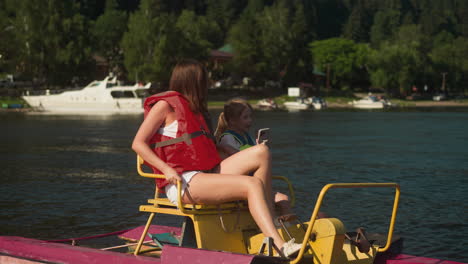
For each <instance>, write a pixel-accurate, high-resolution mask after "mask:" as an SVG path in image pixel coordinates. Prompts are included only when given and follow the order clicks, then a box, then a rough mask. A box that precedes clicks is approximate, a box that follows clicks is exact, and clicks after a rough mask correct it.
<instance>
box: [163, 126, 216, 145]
mask: <svg viewBox="0 0 468 264" xmlns="http://www.w3.org/2000/svg"><path fill="white" fill-rule="evenodd" d="M201 135H205V136H207V137H208V138H211V139H213V138H214V136H213V135H211V134H210V133H207V132H206V131H204V130H199V131H195V132H192V133H190V134H189V133H185V134H183V135H182V136H180V137H176V138H172V139H168V140H164V141H161V142H157V143H155V144H154V148H161V147H165V146H169V145H174V144H177V143H180V142H185V143H186V144H187V145H191V144H192V138H196V137H199V136H201Z"/></svg>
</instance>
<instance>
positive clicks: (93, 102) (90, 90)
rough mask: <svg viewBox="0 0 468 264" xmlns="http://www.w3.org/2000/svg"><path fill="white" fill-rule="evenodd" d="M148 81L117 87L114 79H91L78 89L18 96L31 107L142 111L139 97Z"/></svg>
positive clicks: (76, 111) (60, 110)
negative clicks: (91, 80) (144, 83)
mask: <svg viewBox="0 0 468 264" xmlns="http://www.w3.org/2000/svg"><path fill="white" fill-rule="evenodd" d="M150 86H151V83H148V84H146V85H144V86H143V85H141V84H135V85H133V86H121V85H118V83H117V78H116V77H114V78H111V77H106V78H105V79H104V80H102V81H93V82H91V83H90V84H88V85H87V86H86V87H84V88H81V89H79V90H65V91H59V92H52V91H49V90H46V91H45V94H43V95H30V94H29V92H26V95H24V96H22V98H23V99H24V100H25V101H26V102H27V103H28V104H29V105H30V106H31V107H32V108H33V109H35V110H38V111H44V112H52V113H65V114H80V113H81V114H114V113H119V114H137V113H142V112H143V99H144V98H145V97H147V96H148V89H149V88H150Z"/></svg>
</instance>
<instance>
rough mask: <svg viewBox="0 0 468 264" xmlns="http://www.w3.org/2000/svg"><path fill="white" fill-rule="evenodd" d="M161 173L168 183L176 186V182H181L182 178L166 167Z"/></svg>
mask: <svg viewBox="0 0 468 264" xmlns="http://www.w3.org/2000/svg"><path fill="white" fill-rule="evenodd" d="M161 172H162V173H163V174H164V176H166V180H167V181H168V182H169V183H172V184H176V183H177V181H182V177H180V176H179V174H177V172H176V171H175V170H174V169H173V168H171V167H168V168H167V169H165V170H164V171H161Z"/></svg>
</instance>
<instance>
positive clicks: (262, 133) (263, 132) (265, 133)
mask: <svg viewBox="0 0 468 264" xmlns="http://www.w3.org/2000/svg"><path fill="white" fill-rule="evenodd" d="M269 131H270V129H269V128H262V129H259V130H258V133H257V142H258V144H261V143H263V142H267V141H268V139H269Z"/></svg>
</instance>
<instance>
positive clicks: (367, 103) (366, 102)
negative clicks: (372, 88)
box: [352, 95, 391, 109]
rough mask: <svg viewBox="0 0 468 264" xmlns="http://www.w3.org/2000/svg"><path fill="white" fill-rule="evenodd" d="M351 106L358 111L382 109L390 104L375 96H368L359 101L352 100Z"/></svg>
mask: <svg viewBox="0 0 468 264" xmlns="http://www.w3.org/2000/svg"><path fill="white" fill-rule="evenodd" d="M352 105H353V106H354V107H355V108H360V109H383V108H385V107H389V106H391V103H390V102H389V101H387V100H384V99H378V98H377V97H376V96H373V95H369V96H366V97H364V98H362V99H360V100H357V101H356V100H354V101H353V102H352Z"/></svg>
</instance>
